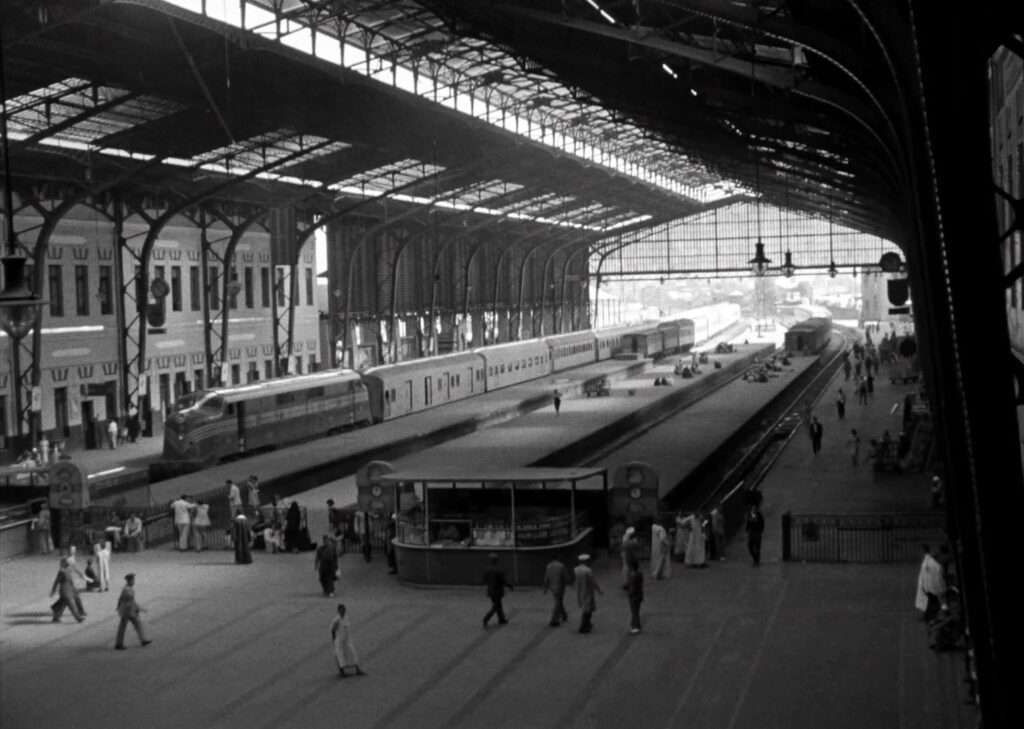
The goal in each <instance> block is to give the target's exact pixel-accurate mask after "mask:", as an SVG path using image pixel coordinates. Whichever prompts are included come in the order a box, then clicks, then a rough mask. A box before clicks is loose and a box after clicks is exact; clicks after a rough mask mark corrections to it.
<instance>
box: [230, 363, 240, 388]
mask: <svg viewBox="0 0 1024 729" xmlns="http://www.w3.org/2000/svg"><path fill="white" fill-rule="evenodd" d="M231 384H232V385H240V384H242V367H241V365H236V364H233V365H231Z"/></svg>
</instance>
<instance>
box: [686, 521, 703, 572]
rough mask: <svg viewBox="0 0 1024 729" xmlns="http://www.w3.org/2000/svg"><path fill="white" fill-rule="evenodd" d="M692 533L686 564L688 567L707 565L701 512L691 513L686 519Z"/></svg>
mask: <svg viewBox="0 0 1024 729" xmlns="http://www.w3.org/2000/svg"><path fill="white" fill-rule="evenodd" d="M684 521H686V523H687V528H688V531H689V534H690V538H689V542H687V544H686V565H687V566H688V567H707V566H708V563H707V555H706V554H705V550H704V529H703V527H702V526H701V518H700V513H699V512H698V513H695V514H690V515H689V516H688V517H686V519H685V520H684Z"/></svg>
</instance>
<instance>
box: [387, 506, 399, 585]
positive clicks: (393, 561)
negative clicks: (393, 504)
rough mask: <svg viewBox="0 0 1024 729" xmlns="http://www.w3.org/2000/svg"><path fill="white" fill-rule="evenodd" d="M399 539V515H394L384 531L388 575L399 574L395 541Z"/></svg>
mask: <svg viewBox="0 0 1024 729" xmlns="http://www.w3.org/2000/svg"><path fill="white" fill-rule="evenodd" d="M397 537H398V514H392V515H391V518H390V519H388V526H387V529H385V531H384V556H385V557H387V560H388V574H389V575H395V574H398V555H396V554H395V543H394V540H395V539H396V538H397Z"/></svg>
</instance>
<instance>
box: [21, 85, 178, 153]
mask: <svg viewBox="0 0 1024 729" xmlns="http://www.w3.org/2000/svg"><path fill="white" fill-rule="evenodd" d="M119 100H120V103H118V102H119ZM7 106H8V111H9V116H10V119H9V121H8V125H9V129H10V131H11V132H12V133H14V134H22V135H26V136H31V135H39V136H40V137H47V136H54V137H57V138H58V139H60V140H63V141H74V142H80V143H89V142H93V141H95V140H97V139H100V138H102V137H105V136H107V135H110V134H114V133H116V132H120V131H124V130H125V129H130V128H131V127H134V126H137V125H139V124H143V123H145V122H148V121H152V120H154V119H159V118H160V117H162V116H166V115H168V114H172V113H174V112H176V111H179V110H180V109H181V107H180V106H179V105H177V104H175V103H174V102H171V101H167V100H166V99H159V98H157V97H155V96H132V94H131V92H129V91H127V90H125V89H119V88H115V87H112V86H98V85H95V84H92V83H90V82H88V81H83V80H82V79H79V78H74V77H71V78H67V79H64V80H62V81H58V82H56V83H53V84H50V85H49V86H44V87H42V88H39V89H35V90H33V91H30V92H28V93H27V94H22V95H20V96H16V97H14V98H12V99H11V100H10V101H9V102H8V105H7ZM76 119H78V121H74V120H76ZM71 122H74V123H71ZM58 126H59V127H60V129H59V130H57V131H55V132H54V134H53V135H48V134H47V133H46V131H47V130H48V129H51V128H54V127H58Z"/></svg>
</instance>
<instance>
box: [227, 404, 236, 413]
mask: <svg viewBox="0 0 1024 729" xmlns="http://www.w3.org/2000/svg"><path fill="white" fill-rule="evenodd" d="M234 414H235V404H234V403H233V402H229V403H228V415H234Z"/></svg>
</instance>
